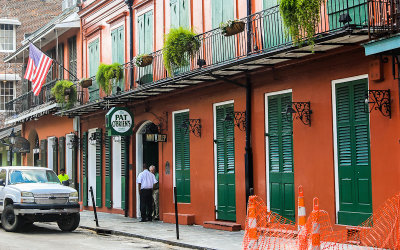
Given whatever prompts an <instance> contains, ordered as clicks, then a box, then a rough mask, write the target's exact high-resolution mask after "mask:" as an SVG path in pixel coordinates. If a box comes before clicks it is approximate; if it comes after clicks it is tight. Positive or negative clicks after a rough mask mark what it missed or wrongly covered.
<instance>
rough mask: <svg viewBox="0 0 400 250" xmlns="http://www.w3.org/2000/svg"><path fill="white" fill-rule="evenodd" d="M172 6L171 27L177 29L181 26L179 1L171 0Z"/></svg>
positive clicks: (170, 4)
mask: <svg viewBox="0 0 400 250" xmlns="http://www.w3.org/2000/svg"><path fill="white" fill-rule="evenodd" d="M169 6H170V12H171V16H170V21H171V29H175V28H178V27H179V25H180V24H179V2H178V0H171V1H170V3H169Z"/></svg>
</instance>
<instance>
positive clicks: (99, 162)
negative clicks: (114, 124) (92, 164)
mask: <svg viewBox="0 0 400 250" xmlns="http://www.w3.org/2000/svg"><path fill="white" fill-rule="evenodd" d="M102 137H103V136H102V132H101V129H96V138H97V140H96V206H97V207H101V206H102V199H101V197H102V194H103V192H102V184H103V182H102V172H103V171H102V170H103V169H102V166H103V142H102V140H101V138H102Z"/></svg>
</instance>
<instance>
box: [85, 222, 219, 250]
mask: <svg viewBox="0 0 400 250" xmlns="http://www.w3.org/2000/svg"><path fill="white" fill-rule="evenodd" d="M79 228H82V229H89V230H92V231H95V232H96V233H98V234H111V235H118V236H128V237H133V238H139V239H143V240H149V241H156V242H161V243H165V244H168V245H172V246H177V247H185V248H191V249H200V250H216V249H214V248H208V247H200V246H196V245H191V244H187V243H181V242H176V241H171V240H163V239H158V238H153V237H148V236H144V235H139V234H133V233H127V232H121V231H116V230H110V229H106V228H96V227H88V226H79Z"/></svg>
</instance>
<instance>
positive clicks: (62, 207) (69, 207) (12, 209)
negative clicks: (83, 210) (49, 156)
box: [0, 167, 80, 231]
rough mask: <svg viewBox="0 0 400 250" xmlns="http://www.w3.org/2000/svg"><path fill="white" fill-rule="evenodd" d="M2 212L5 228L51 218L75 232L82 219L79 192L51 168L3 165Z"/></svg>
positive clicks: (0, 172)
mask: <svg viewBox="0 0 400 250" xmlns="http://www.w3.org/2000/svg"><path fill="white" fill-rule="evenodd" d="M0 213H1V225H2V226H3V228H4V230H6V231H17V230H18V229H19V228H21V227H22V226H24V225H31V224H33V223H34V222H51V221H56V222H57V224H58V226H59V228H60V229H61V230H62V231H73V230H75V229H76V228H77V227H78V226H79V221H80V216H79V203H78V192H77V191H76V190H75V189H73V188H71V187H67V186H63V185H61V184H60V181H59V179H58V177H57V175H56V174H55V173H54V172H53V171H52V170H50V169H48V168H40V167H0Z"/></svg>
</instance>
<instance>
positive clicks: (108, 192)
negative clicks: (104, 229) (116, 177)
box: [104, 130, 112, 208]
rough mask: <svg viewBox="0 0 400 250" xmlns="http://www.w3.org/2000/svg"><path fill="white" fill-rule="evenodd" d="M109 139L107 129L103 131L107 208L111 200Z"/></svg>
mask: <svg viewBox="0 0 400 250" xmlns="http://www.w3.org/2000/svg"><path fill="white" fill-rule="evenodd" d="M111 140H112V136H109V135H108V131H107V130H106V131H105V132H104V147H105V152H104V153H105V156H106V162H105V163H106V173H105V180H106V182H105V183H106V204H105V206H106V207H107V208H111V207H112V200H111V178H112V176H111V175H112V170H111V166H112V148H111Z"/></svg>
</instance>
